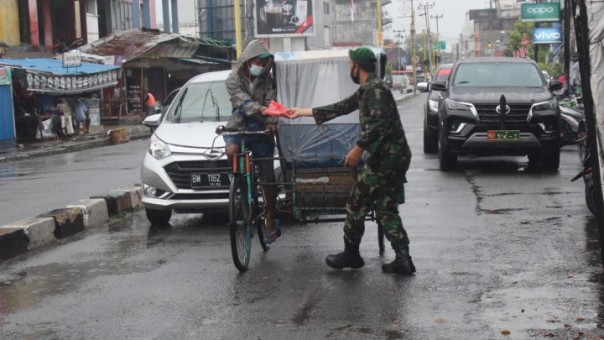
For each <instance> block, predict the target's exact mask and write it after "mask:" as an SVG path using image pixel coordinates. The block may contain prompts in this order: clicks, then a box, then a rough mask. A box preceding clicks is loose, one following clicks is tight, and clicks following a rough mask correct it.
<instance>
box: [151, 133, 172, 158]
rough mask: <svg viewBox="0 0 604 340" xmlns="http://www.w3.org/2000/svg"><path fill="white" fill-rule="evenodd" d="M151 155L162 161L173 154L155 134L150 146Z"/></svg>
mask: <svg viewBox="0 0 604 340" xmlns="http://www.w3.org/2000/svg"><path fill="white" fill-rule="evenodd" d="M149 154H150V155H151V156H153V158H155V159H157V160H160V159H164V158H166V157H168V156H170V155H171V154H172V151H170V147H169V146H168V144H166V143H164V142H163V141H162V140H161V139H159V138H157V136H155V134H154V135H153V136H151V143H150V144H149Z"/></svg>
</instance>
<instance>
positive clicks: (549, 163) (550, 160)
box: [541, 146, 560, 171]
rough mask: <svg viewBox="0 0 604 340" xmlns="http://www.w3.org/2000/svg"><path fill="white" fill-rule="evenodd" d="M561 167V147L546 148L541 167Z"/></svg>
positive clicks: (547, 168)
mask: <svg viewBox="0 0 604 340" xmlns="http://www.w3.org/2000/svg"><path fill="white" fill-rule="evenodd" d="M559 167H560V148H559V147H557V146H554V147H550V148H549V149H545V150H544V151H542V154H541V169H543V170H550V171H553V170H558V168H559Z"/></svg>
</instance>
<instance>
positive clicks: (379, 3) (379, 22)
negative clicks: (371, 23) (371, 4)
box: [375, 0, 384, 47]
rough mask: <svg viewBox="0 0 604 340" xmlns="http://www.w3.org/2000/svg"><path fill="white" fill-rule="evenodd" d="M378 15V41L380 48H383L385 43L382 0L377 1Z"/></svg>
mask: <svg viewBox="0 0 604 340" xmlns="http://www.w3.org/2000/svg"><path fill="white" fill-rule="evenodd" d="M375 5H376V14H377V20H376V21H377V32H378V33H377V34H378V36H377V41H378V47H382V46H383V42H384V36H383V34H384V33H382V2H381V0H377V1H376V3H375Z"/></svg>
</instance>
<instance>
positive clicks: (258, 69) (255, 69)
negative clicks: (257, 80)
mask: <svg viewBox="0 0 604 340" xmlns="http://www.w3.org/2000/svg"><path fill="white" fill-rule="evenodd" d="M262 69H263V68H262V66H258V65H254V64H252V66H250V74H251V75H253V76H254V77H258V76H259V75H261V74H262Z"/></svg>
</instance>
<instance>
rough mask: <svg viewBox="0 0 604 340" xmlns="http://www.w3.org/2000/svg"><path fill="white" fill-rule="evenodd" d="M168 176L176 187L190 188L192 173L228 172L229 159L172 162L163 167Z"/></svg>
mask: <svg viewBox="0 0 604 340" xmlns="http://www.w3.org/2000/svg"><path fill="white" fill-rule="evenodd" d="M164 169H165V170H166V172H167V173H168V176H170V179H171V180H172V182H174V184H175V185H176V187H177V188H178V189H191V174H192V173H201V174H205V173H225V172H226V173H230V172H231V167H230V165H229V161H228V160H226V159H220V160H217V161H192V162H174V163H170V164H168V165H166V166H165V167H164Z"/></svg>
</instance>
